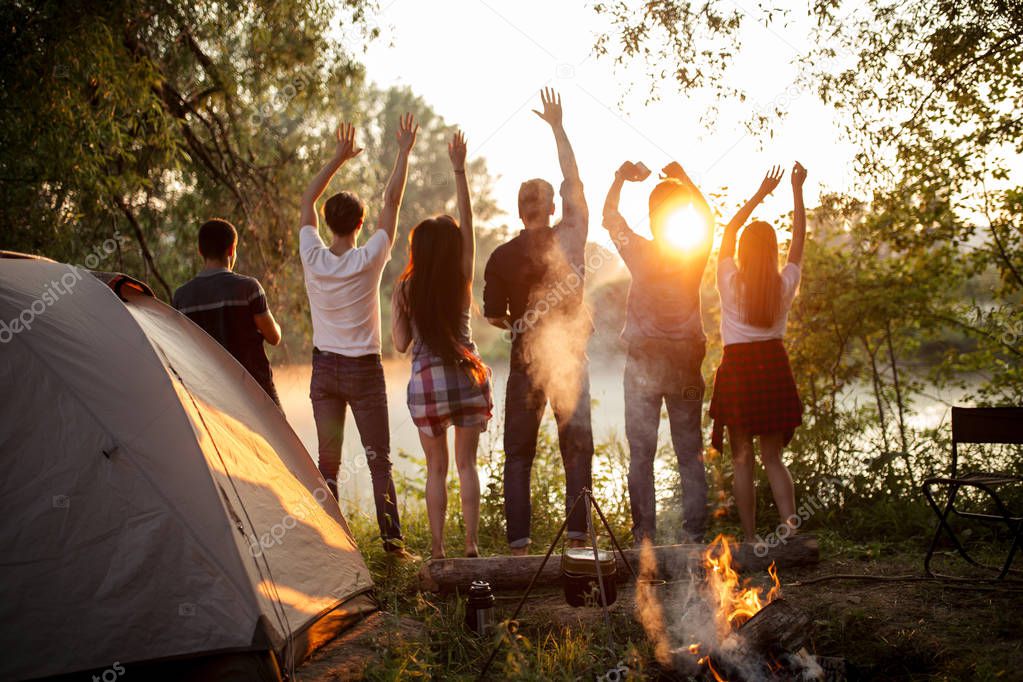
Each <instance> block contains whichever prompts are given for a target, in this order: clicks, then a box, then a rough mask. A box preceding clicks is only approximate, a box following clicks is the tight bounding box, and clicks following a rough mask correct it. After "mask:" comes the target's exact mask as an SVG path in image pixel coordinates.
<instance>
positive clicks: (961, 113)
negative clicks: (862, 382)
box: [595, 0, 1023, 402]
mask: <svg viewBox="0 0 1023 682" xmlns="http://www.w3.org/2000/svg"><path fill="white" fill-rule="evenodd" d="M758 8H759V12H758V14H756V15H748V14H745V13H744V12H742V11H741V10H740V9H739V8H738V7H737V6H735V5H734V3H730V2H724V1H723V0H705V1H704V2H703V3H700V4H694V3H691V2H689V1H688V0H644V1H642V2H640V1H639V0H610V1H604V2H599V3H597V4H596V5H595V9H596V11H597V12H598V13H600V14H602V15H604V16H606V17H608V18H609V19H610V20H611V30H610V31H609V32H608V33H606V34H604V35H602V36H600V37H599V38H598V41H597V50H598V52H599V53H601V54H604V55H611V56H614V57H615V58H616V59H617V60H618V61H619V62H622V63H628V62H630V61H632V60H634V59H645V60H646V62H647V64H648V65H649V68H648V69H647V76H648V77H650V78H652V79H654V80H657V79H658V78H661V79H663V78H664V77H665V76H667V75H671V76H673V80H674V82H675V83H676V85H677V86H678V87H679V88H680V89H681V90H682V91H684V92H689V91H692V90H695V89H705V90H710V91H711V92H713V93H714V94H715V95H716V96H717V98H720V99H729V98H731V99H738V100H739V101H744V100H745V93H743V92H742V90H741V89H740V88H738V87H737V86H736V85H735V84H734V82H733V80H732V79H730V78H729V73H728V71H729V67H730V65H731V64H732V62H733V61H734V59H735V58H736V56H737V54H738V51H739V50H738V48H739V36H740V32H741V29H742V28H743V26H744V25H745V23H746V22H751V21H759V22H762V23H763V24H765V25H771V26H772V27H776V26H777V25H778V24H781V25H782V27H783V30H784V28H788V27H790V26H791V25H792V23H791V20H792V19H793V16H792V13H791V10H789V9H787V8H786V7H785V5H784V4H782V3H763V4H761V5H759V6H758ZM808 12H809V16H810V18H811V19H812V20H814V21H815V22H816V26H815V28H813V29H812V34H811V35H810V36H809V37H810V40H809V41H808V44H809V45H810V46H811V47H809V48H808V49H807V51H806V52H805V53H803V54H800V55H799V56H798V57H797V58H796V62H797V63H798V64H799V65H800V67H801V69H800V72H801V75H800V79H799V80H800V83H799V85H800V86H801V87H805V88H810V89H813V90H815V91H816V92H817V94H818V95H819V97H820V98H821V100H822V101H823V102H825V103H826V104H829V105H830V106H832V107H834V109H835V110H836V111H837V112H838V113H839V114H841V116H840V118H839V120H840V121H842V124H843V127H844V132H845V134H846V136H847V137H848V138H849V139H850V140H852V141H854V142H856V143H857V147H858V150H859V152H858V154H857V156H856V159H855V165H856V170H857V171H858V175H859V178H860V182H859V186H857V187H854V188H851V189H850V196H849V197H845V198H838V200H839V201H840V202H845V203H846V204H851V203H857V202H859V203H860V204H861V206H860V209H859V210H860V211H861V212H862V213H863V216H862V223H861V224H859V225H858V226H857V227H856V228H855V229H850V228H848V227H846V228H844V232H845V234H846V238H847V239H849V240H852V242H851V243H854V244H859V243H869V244H872V251H870V252H868V253H870V254H872V255H871V257H870V258H868V259H859V260H858V261H854V262H849V263H847V264H846V267H854V268H859V269H861V270H863V271H865V272H866V271H871V270H874V269H876V266H877V267H879V266H878V263H877V262H876V261H877V260H878V259H879V258H880V259H881V260H882V261H884V262H885V263H887V262H888V259H889V258H891V259H895V261H894V262H893V263H892V265H893V267H892V268H891V271H890V272H889V273H888V274H887V275H885V276H884V277H883V279H882V281H884V282H887V285H888V286H889V287H891V289H889V291H897V290H899V289H901V288H911V289H915V290H918V291H920V292H924V293H926V294H927V295H929V296H934V297H936V298H935V301H934V302H935V305H930V306H923V305H915V306H912V307H911V308H908V309H906V308H898V307H896V308H895V309H891V312H893V313H897V314H898V315H899V316H900V317H905V316H906V315H907V314H908V313H909V312H910V311H912V312H913V314H916V315H919V316H921V317H918V318H916V319H914V320H912V325H914V326H916V327H919V328H922V329H925V328H932V329H933V328H935V327H937V328H938V329H936V330H935V331H937V332H938V333H940V334H944V335H945V336H946V337H948V336H949V335H954V334H963V333H965V334H966V335H967V336H968V338H969V340H970V343H969V344H967V345H965V346H963V345H957V346H955V347H954V348H952V349H950V352H949V354H948V357H947V358H946V363H945V364H944V365H943V366H942V367H941V368H939V371H938V372H937V373H936V375H935V376H934V377H933V378H938V375H943V377H944V379H946V380H947V379H948V378H949V377H951V376H954V375H956V374H960V375H961V374H962V372H963V371H964V370H967V369H970V368H973V369H977V368H981V367H983V368H985V369H988V370H994V371H991V372H990V374H989V376H988V383H987V385H986V386H984V387H982V388H981V390H980V391H979V393H978V397H981V398H983V399H985V400H996V401H1007V400H1009V401H1014V402H1019V401H1020V400H1021V399H1023V377H1021V376H1020V372H1019V370H1018V366H1019V364H1020V362H1019V360H1020V357H1023V356H1021V353H1023V334H1020V333H1018V332H1020V331H1023V328H1021V327H1020V325H1021V324H1023V323H1021V320H1020V316H1019V313H1018V311H1019V305H1020V301H1021V298H1023V278H1021V276H1020V273H1021V272H1023V244H1021V242H1020V239H1019V234H1020V233H1019V228H1020V225H1021V222H1023V221H1021V218H1023V210H1021V209H1023V206H1021V203H1020V201H1019V197H1020V196H1021V191H1020V189H1013V188H1012V186H1011V184H1009V182H1008V181H1009V180H1010V179H1011V178H1010V175H1009V172H1008V170H1007V168H1008V163H1007V158H1006V155H1011V154H1016V155H1018V154H1019V153H1021V152H1023V135H1021V133H1023V68H1021V62H1023V6H1021V5H1020V4H1019V3H1011V2H1004V1H1002V0H911V1H909V2H895V1H893V0H867V2H865V3H860V2H851V1H849V0H817V1H816V2H814V3H812V4H811V6H810V8H809V10H808ZM784 115H785V111H784V110H782V109H780V108H776V109H775V110H773V111H752V112H751V114H750V118H749V122H748V126H749V128H750V130H752V131H754V132H757V133H761V134H764V133H769V132H770V130H771V128H772V126H773V125H775V124H777V122H778V121H779V120H780V119H782V118H783V117H784ZM857 197H859V198H857ZM864 197H865V199H864ZM861 240H866V241H865V242H862V241H861ZM835 256H836V257H839V258H843V257H844V254H835ZM896 265H897V267H895V266H896ZM992 273H996V274H997V277H994V278H992V277H989V276H988V275H990V274H992ZM860 274H863V273H857V276H859V275H860ZM935 277H937V278H938V281H940V283H941V288H940V289H936V288H934V287H933V286H932V285H933V283H934V281H935V280H934V278H935ZM839 281H843V280H842V279H841V278H838V279H836V281H835V286H833V287H827V288H826V290H825V291H822V292H820V295H822V296H824V297H825V300H835V298H836V297H840V296H841V294H842V289H841V285H839V284H838V282H839ZM984 282H991V284H987V285H986V286H985V288H986V289H987V290H986V291H979V292H978V291H977V288H978V286H981V284H982V283H984ZM846 284H847V285H849V286H851V285H852V284H851V283H848V282H847V283H846ZM859 284H862V282H861V283H859ZM859 284H857V286H859ZM970 291H973V292H974V293H975V294H979V295H977V296H975V300H974V301H973V302H972V304H971V305H970V306H961V305H960V306H954V305H952V304H951V303H950V302H949V300H948V299H949V296H947V295H946V294H947V293H952V294H957V295H958V296H959V297H960V298H962V297H963V296H965V295H966V294H967V292H970ZM885 300H886V299H885V298H884V297H882V298H881V299H879V302H881V303H883V302H885ZM881 309H889V308H888V307H887V306H883V307H882V308H881ZM868 339H869V337H868ZM799 345H804V344H799ZM861 345H863V344H862V342H861ZM869 345H870V347H871V349H872V352H881V351H883V345H886V344H882V347H881V348H879V347H877V346H875V345H872V344H869ZM868 354H869V353H868Z"/></svg>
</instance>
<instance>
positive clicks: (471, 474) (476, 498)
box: [455, 426, 480, 557]
mask: <svg viewBox="0 0 1023 682" xmlns="http://www.w3.org/2000/svg"><path fill="white" fill-rule="evenodd" d="M479 442H480V431H479V429H478V428H476V427H471V428H462V427H460V426H456V427H455V466H457V467H458V485H459V490H460V491H461V494H462V519H464V520H465V556H468V557H474V556H479V553H480V548H479V527H480V476H479V472H478V471H477V470H476V448H477V446H478V445H479Z"/></svg>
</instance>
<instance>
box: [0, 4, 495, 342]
mask: <svg viewBox="0 0 1023 682" xmlns="http://www.w3.org/2000/svg"><path fill="white" fill-rule="evenodd" d="M369 5H370V3H368V2H364V1H363V0H345V2H319V1H314V2H292V1H286V2H277V1H274V2H271V1H270V0H256V1H254V2H250V1H244V0H228V1H227V2H198V3H167V2H163V1H161V0H114V1H113V2H106V3H94V2H86V3H64V2H57V1H55V0H50V1H41V2H30V3H29V2H5V3H2V4H0V20H2V21H3V26H4V27H5V28H4V31H5V36H4V37H5V41H4V42H5V49H4V51H3V53H2V55H0V79H2V80H0V85H2V86H3V87H2V89H0V248H6V249H13V250H18V251H25V252H29V253H38V254H42V255H46V256H49V257H51V258H54V259H57V260H61V261H68V262H78V263H81V262H83V260H84V259H85V258H86V257H87V256H88V254H92V253H94V252H97V245H99V244H102V243H106V240H109V239H110V238H111V237H115V236H116V237H117V239H116V240H114V241H115V242H116V244H117V245H118V248H117V250H116V251H115V252H114V253H113V254H112V255H110V256H107V255H106V254H105V253H103V252H102V251H100V253H103V255H104V260H103V261H102V262H101V263H100V264H99V265H98V266H97V267H98V268H99V269H108V270H120V271H123V272H126V273H129V274H132V275H135V276H137V277H139V278H141V279H143V280H146V281H148V282H150V283H151V284H152V285H153V286H154V289H155V290H156V291H157V293H158V295H160V296H161V297H163V298H169V297H170V294H171V291H172V290H173V289H174V288H175V287H176V286H178V285H180V284H181V283H183V282H184V281H185V280H186V279H187V278H189V277H191V276H192V275H193V274H194V273H195V271H196V270H197V269H198V267H199V266H200V261H199V256H198V253H197V250H196V242H195V236H196V232H197V230H198V227H199V225H200V224H202V223H203V222H204V221H205V220H208V219H209V218H211V217H214V216H220V217H224V218H227V219H229V220H230V221H231V222H233V223H234V224H235V226H236V227H237V228H238V230H239V238H240V247H239V262H238V269H239V270H240V271H242V272H244V273H246V274H251V275H254V276H256V277H258V278H259V279H260V280H261V281H262V282H263V284H264V286H265V288H266V289H267V293H268V297H269V299H270V302H271V305H272V306H273V307H274V310H275V313H277V314H278V316H279V317H280V318H281V321H282V323H284V327H285V348H284V352H285V353H286V354H288V355H290V353H291V351H293V350H294V351H297V350H299V349H305V347H306V345H307V343H308V338H309V336H310V335H309V333H308V332H309V321H308V314H307V313H306V307H307V306H306V301H305V293H304V287H303V283H302V277H301V267H300V265H299V262H298V253H297V248H298V239H297V228H298V227H299V226H298V225H297V221H298V208H297V206H298V199H299V197H300V196H301V193H302V190H303V188H304V186H305V183H306V182H307V181H308V178H309V175H310V173H312V172H313V170H312V169H313V167H314V166H315V165H316V164H317V163H319V162H320V160H321V159H322V158H324V156H325V155H326V154H327V153H329V151H328V150H329V148H330V144H331V141H330V139H329V131H330V129H331V127H332V126H334V125H336V124H337V122H338V121H339V120H351V121H354V122H355V123H356V124H357V125H358V126H359V127H360V135H361V136H364V139H365V140H366V141H370V142H371V143H372V146H370V147H369V149H368V153H366V154H363V155H362V157H360V159H359V160H358V161H359V163H357V164H353V168H352V169H346V171H345V172H344V173H342V174H341V177H339V178H338V180H337V182H338V183H339V184H344V186H345V187H346V188H348V189H352V190H355V191H357V192H358V193H360V194H361V195H363V196H364V197H365V198H366V199H367V201H368V203H369V204H370V208H371V209H372V208H373V204H374V201H375V197H376V196H377V195H378V194H379V192H380V191H381V190H382V187H383V184H384V182H385V180H386V177H387V173H389V172H390V163H391V159H392V158H393V150H392V149H391V147H390V146H391V145H392V140H391V133H390V132H389V131H391V130H392V129H393V126H394V124H395V123H394V122H395V121H396V120H397V118H398V115H399V113H402V112H403V111H404V110H403V109H402V107H408V108H409V109H411V110H413V111H415V113H416V114H417V116H419V117H420V118H421V119H423V120H424V121H427V122H428V123H427V125H426V127H425V130H424V133H425V138H426V139H424V140H421V142H420V144H419V145H418V146H417V150H416V157H415V158H414V159H413V163H414V166H413V176H412V179H411V181H410V183H409V192H408V199H407V201H406V204H405V210H404V211H403V231H402V233H401V236H402V238H404V237H405V236H406V235H407V230H408V227H409V226H410V225H411V224H412V223H411V222H410V221H411V220H413V219H415V218H417V217H419V218H421V217H424V216H425V215H428V214H432V213H437V212H441V211H444V210H446V206H447V204H448V203H449V201H450V200H451V199H452V198H453V196H454V187H453V185H452V184H451V181H450V178H449V175H450V171H449V169H447V165H448V164H447V156H446V142H447V139H446V136H447V134H448V131H449V130H450V127H449V126H447V125H446V124H445V123H444V122H443V121H441V120H440V119H439V117H437V116H436V115H435V114H434V113H433V112H432V111H431V110H430V109H429V107H428V106H427V105H426V104H425V103H424V102H422V101H421V100H419V99H418V98H416V97H415V96H414V95H412V94H411V93H410V92H408V91H407V90H380V89H378V88H374V87H370V86H368V85H367V84H366V82H365V74H364V70H363V68H362V66H361V65H359V64H358V63H357V62H356V61H354V60H353V59H352V58H351V57H350V56H349V55H350V54H351V53H353V52H354V48H355V47H356V46H357V44H358V43H361V42H362V41H366V40H371V39H372V38H373V37H375V29H373V28H371V22H369V20H368V16H367V14H366V11H367V7H369ZM339 25H340V28H341V29H342V30H341V31H337V30H336V29H337V28H338V26H339ZM442 138H443V139H442ZM360 139H363V138H362V137H361V138H360ZM441 161H443V165H442V164H441ZM445 169H447V170H448V173H447V174H445V173H443V172H442V171H444V170H445ZM470 171H471V173H472V177H473V182H474V186H475V189H476V190H477V197H476V203H475V208H476V210H477V212H478V213H479V215H480V223H481V224H483V223H484V222H485V221H486V220H488V219H490V218H491V217H492V216H493V214H494V207H493V201H492V200H490V199H489V188H490V178H489V176H488V175H487V174H486V169H485V164H484V162H483V161H482V160H476V161H474V163H473V165H472V166H471V167H470ZM484 245H485V240H484ZM395 254H396V258H395V262H394V263H393V264H392V265H391V266H390V268H389V270H388V272H387V274H386V276H385V282H386V283H387V288H386V290H385V293H388V292H389V283H390V282H391V281H392V280H393V278H394V277H395V276H396V274H397V272H400V269H401V268H402V267H403V266H404V260H403V257H404V254H405V249H404V247H403V246H398V247H397V248H396V249H395ZM296 342H298V343H297V344H296ZM289 349H290V350H289Z"/></svg>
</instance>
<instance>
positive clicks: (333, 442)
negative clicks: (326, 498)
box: [309, 350, 402, 549]
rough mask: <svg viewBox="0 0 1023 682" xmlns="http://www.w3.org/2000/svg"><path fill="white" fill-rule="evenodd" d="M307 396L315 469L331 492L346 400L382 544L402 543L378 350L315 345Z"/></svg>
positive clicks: (338, 463)
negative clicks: (338, 350) (349, 352)
mask: <svg viewBox="0 0 1023 682" xmlns="http://www.w3.org/2000/svg"><path fill="white" fill-rule="evenodd" d="M309 397H310V398H311V399H312V401H313V418H314V419H315V420H316V437H317V439H318V440H319V455H320V473H321V474H322V475H323V478H324V479H325V480H326V481H327V486H328V487H329V488H330V492H331V493H333V495H334V497H335V498H336V497H337V480H338V469H339V468H340V466H341V445H342V443H343V442H344V435H345V412H346V409H347V407H348V406H349V405H351V407H352V414H353V415H355V425H356V426H357V427H359V436H360V437H361V438H362V446H363V447H364V448H365V449H366V462H367V463H368V464H369V474H370V478H371V479H372V481H373V501H374V503H375V504H376V510H377V524H378V525H379V526H380V537H381V538H382V539H383V541H384V548H385V549H397V548H398V547H400V546H401V539H402V537H401V524H400V522H399V519H398V504H397V500H398V498H397V495H396V493H395V491H394V479H393V478H392V477H391V458H390V452H391V435H390V431H389V427H388V423H387V387H386V385H385V384H384V367H383V365H382V364H381V363H380V356H379V355H365V356H362V357H358V358H349V357H345V356H343V355H337V354H335V353H325V352H323V351H319V350H314V351H313V378H312V382H311V385H310V388H309ZM349 476H350V472H346V473H345V475H344V476H343V478H344V480H347V479H348V477H349ZM393 541H397V542H393Z"/></svg>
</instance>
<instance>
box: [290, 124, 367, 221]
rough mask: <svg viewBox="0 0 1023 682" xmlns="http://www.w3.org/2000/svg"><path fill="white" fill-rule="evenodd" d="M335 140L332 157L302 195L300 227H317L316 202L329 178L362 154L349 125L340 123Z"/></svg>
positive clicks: (353, 130) (352, 129)
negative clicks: (335, 146) (350, 160)
mask: <svg viewBox="0 0 1023 682" xmlns="http://www.w3.org/2000/svg"><path fill="white" fill-rule="evenodd" d="M335 137H336V138H337V148H336V149H335V150H334V156H333V157H331V159H330V161H328V162H327V163H326V165H324V166H323V168H321V169H320V172H318V173H317V174H316V175H314V176H313V179H312V180H310V181H309V186H308V187H307V188H306V190H305V193H304V194H303V195H302V205H301V208H302V222H301V225H300V226H301V227H305V226H306V225H312V226H313V227H319V221H318V219H317V215H316V202H317V200H319V198H320V196H321V195H322V194H323V190H325V189H326V188H327V185H329V184H330V180H331V178H333V177H334V174H335V173H337V170H338V169H339V168H340V167H341V166H342V165H344V163H345V162H346V161H348V160H349V159H354V158H355V157H356V156H358V155H359V154H361V153H362V149H360V148H359V147H358V146H356V144H355V126H354V125H352V124H351V123H342V124H341V125H340V126H338V129H337V131H336V132H335Z"/></svg>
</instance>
